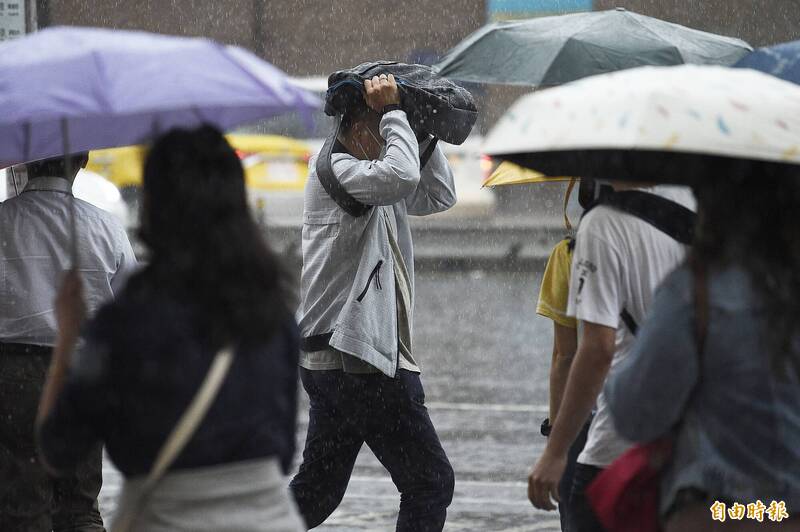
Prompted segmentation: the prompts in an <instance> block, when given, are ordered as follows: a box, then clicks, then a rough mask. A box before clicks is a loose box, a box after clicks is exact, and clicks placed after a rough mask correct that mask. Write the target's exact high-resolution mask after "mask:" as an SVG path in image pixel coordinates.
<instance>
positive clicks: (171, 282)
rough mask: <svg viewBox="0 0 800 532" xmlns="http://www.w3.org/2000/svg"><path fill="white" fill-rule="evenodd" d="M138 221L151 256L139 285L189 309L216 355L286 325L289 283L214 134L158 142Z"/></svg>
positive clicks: (199, 132) (181, 133)
mask: <svg viewBox="0 0 800 532" xmlns="http://www.w3.org/2000/svg"><path fill="white" fill-rule="evenodd" d="M141 219H142V228H141V237H142V240H143V241H144V243H145V244H146V245H147V246H148V248H149V250H150V253H151V256H150V263H149V266H148V267H147V269H146V270H145V271H144V272H143V273H142V275H141V276H140V278H139V279H138V280H139V281H140V282H141V283H143V284H145V285H147V286H149V287H150V288H152V289H154V290H158V291H159V292H160V293H166V294H169V295H170V296H172V297H175V298H176V299H178V300H179V301H181V302H183V303H187V304H189V305H190V306H191V307H192V308H193V310H195V311H196V312H195V315H196V316H198V319H199V320H201V322H202V323H200V324H199V325H200V326H201V327H202V328H203V329H202V330H203V331H204V332H205V333H207V334H208V335H209V338H210V340H211V341H212V343H214V344H215V345H216V346H217V347H219V346H220V345H222V344H224V343H226V342H239V341H258V340H263V339H266V338H268V337H269V335H270V334H271V333H272V332H273V331H274V330H275V329H276V328H277V327H278V326H279V325H280V324H281V323H282V322H284V321H285V320H286V319H287V318H288V317H289V315H290V310H289V305H290V304H291V302H290V292H291V291H290V286H289V282H288V276H287V274H286V272H285V270H284V268H283V266H282V265H281V263H280V262H279V261H278V258H277V257H276V256H275V254H274V253H273V252H272V251H271V250H270V249H269V248H268V247H267V245H266V243H265V242H264V240H263V238H262V234H261V231H260V230H259V227H258V226H257V224H256V223H255V221H254V219H253V217H252V215H251V212H250V209H249V207H248V205H247V199H246V192H245V182H244V172H243V170H242V165H241V163H240V162H239V158H238V157H237V155H236V153H235V152H234V151H233V149H232V148H231V146H230V145H229V144H228V142H227V140H226V139H225V137H224V136H223V135H222V134H221V133H220V132H219V131H218V130H216V129H215V128H213V127H211V126H202V127H200V128H197V129H194V130H186V129H173V130H171V131H169V132H168V133H166V134H164V135H162V136H161V137H160V138H158V139H157V140H156V141H155V143H154V144H153V146H152V148H151V149H150V152H149V154H148V156H147V161H146V163H145V167H144V202H143V203H142V217H141Z"/></svg>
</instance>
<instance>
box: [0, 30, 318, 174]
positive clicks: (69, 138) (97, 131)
mask: <svg viewBox="0 0 800 532" xmlns="http://www.w3.org/2000/svg"><path fill="white" fill-rule="evenodd" d="M0 72H2V77H1V78H0V139H2V142H0V168H2V167H5V166H9V165H11V164H16V163H20V162H27V161H32V160H38V159H43V158H46V157H53V156H57V155H60V154H63V153H65V151H71V152H75V151H84V150H91V149H98V148H109V147H114V146H124V145H129V144H139V143H142V142H144V141H146V140H148V139H149V138H150V137H152V136H153V134H154V133H157V132H159V131H166V130H167V129H169V128H172V127H176V126H183V127H192V126H197V125H199V124H201V123H210V124H213V125H215V126H216V127H218V128H219V129H221V130H227V129H230V128H231V127H233V126H236V125H238V124H241V123H245V122H253V121H256V120H259V119H263V118H269V117H273V116H277V115H280V114H283V113H287V112H291V111H298V112H300V113H302V114H305V115H306V116H310V113H311V111H312V110H313V109H315V108H318V107H320V102H319V101H318V99H317V98H316V97H314V96H312V95H311V94H310V93H307V92H305V91H303V90H302V89H299V88H297V87H295V86H293V85H292V84H291V83H290V82H289V79H288V77H287V76H286V75H285V74H284V73H283V72H281V71H280V70H278V69H277V68H275V67H273V66H272V65H270V64H269V63H267V62H265V61H262V60H261V59H259V58H258V57H256V56H255V55H253V54H251V53H250V52H248V51H246V50H243V49H241V48H237V47H233V46H224V45H221V44H219V43H216V42H213V41H210V40H207V39H192V38H182V37H171V36H164V35H155V34H150V33H144V32H131V31H120V30H104V29H96V28H68V27H63V28H52V29H45V30H42V31H40V32H37V33H34V34H31V35H29V36H27V37H23V38H21V39H17V40H12V41H8V42H6V43H3V44H2V45H0Z"/></svg>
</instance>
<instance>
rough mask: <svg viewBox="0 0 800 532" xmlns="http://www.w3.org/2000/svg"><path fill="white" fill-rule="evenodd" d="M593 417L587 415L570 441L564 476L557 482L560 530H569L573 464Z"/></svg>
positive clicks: (576, 463)
mask: <svg viewBox="0 0 800 532" xmlns="http://www.w3.org/2000/svg"><path fill="white" fill-rule="evenodd" d="M593 417H594V416H590V417H589V421H587V422H586V423H585V424H584V425H583V428H582V429H581V431H580V432H579V433H578V437H577V438H575V441H574V442H572V445H571V446H570V448H569V453H568V454H567V467H566V468H564V476H562V477H561V482H559V483H558V498H559V499H560V500H561V502H559V503H558V515H559V518H560V519H561V530H562V532H569V530H570V528H569V523H568V520H567V513H568V510H567V507H568V505H569V498H570V494H571V493H572V479H573V477H574V476H575V466H577V465H578V456H580V454H581V452H582V451H583V448H584V446H585V445H586V437H587V436H588V435H589V427H590V426H591V424H592V418H593Z"/></svg>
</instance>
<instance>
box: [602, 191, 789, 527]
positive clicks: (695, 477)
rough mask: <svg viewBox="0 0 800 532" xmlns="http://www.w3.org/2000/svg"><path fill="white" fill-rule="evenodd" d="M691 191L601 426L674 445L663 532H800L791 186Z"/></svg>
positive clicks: (665, 479) (665, 480)
mask: <svg viewBox="0 0 800 532" xmlns="http://www.w3.org/2000/svg"><path fill="white" fill-rule="evenodd" d="M694 188H695V193H696V196H697V200H698V205H699V222H698V227H697V235H696V238H695V244H694V248H693V251H692V255H691V259H690V261H689V262H688V263H687V264H686V265H685V266H683V267H681V268H679V269H678V270H676V271H675V272H674V273H673V274H672V275H671V276H670V277H669V278H668V279H667V280H666V281H665V282H664V284H663V285H662V287H661V288H660V289H659V292H658V294H657V296H656V299H655V302H654V304H653V309H652V313H651V315H650V317H649V319H648V321H647V322H646V323H645V324H644V326H643V327H642V328H641V332H640V334H639V336H638V338H637V341H636V345H635V347H634V349H633V352H632V353H631V355H630V357H629V358H628V359H627V360H625V361H624V362H623V363H622V364H621V365H620V368H619V369H618V371H615V372H614V373H613V375H612V377H611V378H610V380H609V381H608V383H607V385H606V395H607V398H608V401H609V405H610V408H611V411H612V413H613V416H614V422H615V425H616V427H617V430H619V432H620V434H621V435H623V436H624V437H626V438H628V439H630V440H633V441H638V442H649V441H653V440H655V439H657V438H659V437H663V436H668V437H672V438H673V439H674V447H673V454H672V457H671V459H670V462H669V463H668V465H667V466H666V469H665V470H664V471H663V473H662V478H661V484H660V486H661V495H660V499H661V500H660V510H661V516H662V518H663V520H664V522H665V524H666V530H667V531H668V532H677V531H681V532H692V531H695V530H697V531H700V530H702V531H714V530H717V529H718V528H719V529H721V530H726V531H727V530H756V529H757V530H761V527H762V526H764V523H768V524H769V526H768V527H767V528H769V530H800V522H799V521H798V517H797V516H796V515H795V514H797V513H798V512H800V238H798V237H799V236H800V235H798V233H797V228H798V227H800V224H799V222H800V180H781V181H777V180H776V181H767V180H765V179H763V178H762V176H750V177H746V178H742V179H739V180H735V179H726V180H721V179H720V180H712V179H709V180H708V181H705V182H701V183H698V184H697V185H696V186H695V187H694Z"/></svg>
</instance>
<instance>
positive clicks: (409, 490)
mask: <svg viewBox="0 0 800 532" xmlns="http://www.w3.org/2000/svg"><path fill="white" fill-rule="evenodd" d="M364 85H365V95H364V100H365V102H366V105H364V102H361V101H359V102H357V104H354V105H350V106H349V107H348V108H347V109H345V110H344V114H343V115H342V117H341V126H340V129H339V132H340V133H339V136H338V139H337V141H336V143H335V144H334V146H333V152H334V153H333V156H332V158H331V161H332V165H331V168H332V173H333V174H334V176H335V178H336V180H337V181H338V183H339V184H340V185H341V187H343V189H344V191H345V192H346V193H347V195H349V196H350V197H352V198H353V199H354V200H356V201H357V202H359V203H361V204H363V205H365V206H366V208H367V210H366V212H365V214H363V215H361V216H352V215H350V214H347V213H346V212H345V210H344V209H343V208H342V207H340V206H339V204H338V203H337V201H336V200H334V199H333V197H332V196H331V195H329V194H328V193H327V192H326V189H325V187H324V186H323V184H322V183H321V181H320V177H319V176H318V170H317V169H318V168H319V165H318V164H315V163H316V159H312V161H311V163H310V167H311V172H310V175H309V179H308V184H307V185H306V192H305V207H304V213H303V216H304V224H303V273H302V307H301V313H302V318H301V320H300V327H301V333H302V334H303V341H302V347H303V351H302V352H301V357H300V366H301V370H300V376H301V379H302V382H303V386H304V388H305V390H306V392H307V393H308V396H309V399H310V404H311V407H310V413H309V415H310V419H309V426H308V435H307V437H306V444H305V450H304V451H303V463H302V465H301V466H300V471H299V472H298V474H297V476H295V478H294V479H293V480H292V483H291V489H292V491H293V494H294V497H295V500H296V501H297V504H298V506H299V508H300V512H301V513H302V515H303V517H304V518H305V520H306V524H307V525H308V527H309V528H314V527H316V526H318V525H319V524H321V523H322V522H323V521H325V519H326V518H327V517H328V516H329V515H330V514H331V513H332V512H333V511H334V510H335V509H336V507H337V506H338V505H339V503H340V501H341V500H342V497H343V496H344V493H345V490H346V488H347V484H348V482H349V480H350V475H351V473H352V470H353V466H354V464H355V461H356V457H357V456H358V452H359V449H361V446H362V445H363V444H364V443H366V444H367V445H368V446H369V448H370V449H371V450H372V452H373V453H374V454H375V456H376V457H377V458H378V460H380V462H381V463H382V464H383V466H384V467H386V469H387V470H388V471H389V473H390V474H391V476H392V480H393V481H394V483H395V485H396V486H397V488H398V490H399V491H400V513H399V516H398V520H397V530H399V531H411V530H414V531H422V530H425V531H428V530H431V531H433V530H436V531H438V530H441V529H442V528H443V526H444V522H445V517H446V512H447V507H448V505H449V504H450V501H451V500H452V496H453V486H454V475H453V469H452V467H451V466H450V463H449V461H448V459H447V455H446V454H445V452H444V450H443V449H442V446H441V443H440V442H439V437H438V435H437V433H436V430H435V428H434V426H433V424H432V422H431V420H430V417H429V416H428V412H427V409H426V408H425V406H424V403H425V394H424V391H423V388H422V383H421V382H420V376H419V373H420V364H419V359H418V358H417V357H418V355H419V353H418V352H416V351H414V350H413V348H412V341H411V338H412V335H411V331H412V323H413V319H412V315H413V305H414V258H413V248H412V241H411V231H410V229H409V225H408V215H417V216H422V215H427V214H432V213H435V212H440V211H444V210H447V209H448V208H450V207H451V206H452V205H454V204H455V201H456V197H455V190H454V185H453V176H452V172H451V170H450V168H449V166H448V164H447V160H446V159H445V157H444V155H443V153H442V152H441V150H440V149H439V148H438V147H437V148H436V149H435V150H434V151H433V154H432V156H431V158H430V159H429V160H428V162H427V164H425V165H424V168H423V169H422V170H420V155H419V151H420V146H419V144H418V142H417V139H416V138H415V134H414V132H413V131H412V129H411V127H410V125H409V123H408V120H407V118H406V114H405V112H404V111H403V110H402V109H401V108H400V105H399V103H400V99H399V93H398V88H397V84H396V83H395V80H394V78H393V76H391V75H388V76H387V75H381V76H380V77H374V78H372V79H371V80H367V81H366V82H365V84H364ZM332 140H333V139H332V138H331V139H329V142H331V141H332ZM422 146H423V147H425V146H426V144H425V143H424V142H423V144H422ZM324 152H325V149H324V148H323V153H324ZM323 163H324V161H323Z"/></svg>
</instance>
